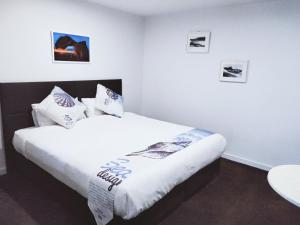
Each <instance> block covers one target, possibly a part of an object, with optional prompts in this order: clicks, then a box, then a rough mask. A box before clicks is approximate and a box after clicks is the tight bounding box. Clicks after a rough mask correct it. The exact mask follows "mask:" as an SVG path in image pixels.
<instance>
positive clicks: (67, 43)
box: [51, 32, 90, 63]
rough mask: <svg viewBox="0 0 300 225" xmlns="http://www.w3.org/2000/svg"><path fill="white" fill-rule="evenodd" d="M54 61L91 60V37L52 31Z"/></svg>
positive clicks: (86, 61) (87, 61) (84, 61)
mask: <svg viewBox="0 0 300 225" xmlns="http://www.w3.org/2000/svg"><path fill="white" fill-rule="evenodd" d="M51 37H52V55H53V62H83V63H89V62H90V38H89V37H87V36H80V35H74V34H66V33H58V32H51Z"/></svg>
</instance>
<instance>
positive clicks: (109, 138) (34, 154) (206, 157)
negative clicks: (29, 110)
mask: <svg viewBox="0 0 300 225" xmlns="http://www.w3.org/2000/svg"><path fill="white" fill-rule="evenodd" d="M190 129H192V128H191V127H187V126H181V125H177V124H173V123H167V122H163V121H159V120H155V119H151V118H147V117H143V116H140V115H137V114H134V113H129V112H126V113H125V114H124V116H123V117H122V118H117V117H113V116H109V115H103V116H97V117H93V118H88V119H83V120H80V121H78V122H77V123H76V124H75V126H74V127H73V128H72V129H65V128H63V127H61V126H58V125H53V126H45V127H31V128H25V129H21V130H17V131H16V132H15V135H14V138H13V145H14V147H15V149H16V150H17V151H18V152H19V153H21V154H22V155H23V156H24V157H26V158H27V159H29V160H31V161H32V162H34V163H35V164H37V165H38V166H39V167H41V168H42V169H44V170H46V171H47V172H48V173H50V174H51V175H52V176H54V177H55V178H56V179H58V180H60V181H61V182H63V183H64V184H66V185H67V186H69V187H70V188H72V189H74V190H75V191H77V192H78V193H79V194H81V195H82V196H84V197H85V198H87V195H88V186H89V179H90V177H92V176H96V174H97V172H99V170H100V167H101V166H103V165H104V164H105V163H107V162H109V161H110V160H114V159H116V158H117V157H121V156H123V155H125V154H128V153H131V152H134V151H139V150H143V149H145V148H146V147H147V146H150V145H152V144H154V143H157V142H161V141H165V140H170V139H172V138H174V137H175V136H176V135H178V134H180V133H183V132H186V131H189V130H190ZM225 144H226V141H225V139H224V137H223V136H222V135H220V134H213V135H210V136H209V137H207V138H205V139H203V140H201V141H199V142H197V143H195V144H193V145H191V146H189V147H187V148H185V149H184V150H182V151H180V152H177V153H175V154H173V155H172V156H169V157H167V158H165V159H164V160H161V162H162V163H161V165H159V166H158V167H156V168H151V170H150V171H149V170H148V171H147V169H146V170H145V171H143V172H145V173H144V174H143V175H141V176H138V177H137V178H136V179H130V182H127V183H124V184H122V185H120V186H119V187H118V191H117V193H116V196H115V201H114V213H115V214H116V215H118V216H121V217H122V218H124V219H131V218H133V217H135V216H137V215H138V214H139V213H140V212H142V211H143V210H145V209H147V208H150V207H151V206H152V205H153V204H155V202H157V201H159V200H160V199H161V198H162V197H163V196H164V195H166V194H167V193H168V192H169V191H170V190H172V189H173V188H174V187H175V186H176V185H178V184H180V183H182V182H184V181H185V180H187V179H188V178H189V177H190V176H192V175H193V174H194V173H196V172H197V171H199V170H200V169H201V168H203V167H205V166H206V165H208V164H210V163H211V162H213V161H214V160H216V159H217V158H219V157H220V156H221V154H222V153H223V151H224V148H225Z"/></svg>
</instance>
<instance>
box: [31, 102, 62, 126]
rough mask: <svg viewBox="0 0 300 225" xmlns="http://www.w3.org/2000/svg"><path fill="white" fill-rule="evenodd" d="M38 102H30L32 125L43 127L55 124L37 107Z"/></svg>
mask: <svg viewBox="0 0 300 225" xmlns="http://www.w3.org/2000/svg"><path fill="white" fill-rule="evenodd" d="M38 105H39V104H31V107H32V119H33V122H34V125H35V126H36V127H43V126H51V125H55V124H56V123H55V122H54V121H53V120H51V119H49V118H47V117H46V116H44V115H43V114H42V113H41V112H40V111H39V109H38Z"/></svg>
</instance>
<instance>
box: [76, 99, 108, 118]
mask: <svg viewBox="0 0 300 225" xmlns="http://www.w3.org/2000/svg"><path fill="white" fill-rule="evenodd" d="M81 101H82V103H83V104H84V105H85V106H86V111H85V113H86V116H87V117H88V118H90V117H94V116H100V115H103V114H104V112H103V111H102V110H99V109H96V107H95V104H96V99H95V98H82V99H81Z"/></svg>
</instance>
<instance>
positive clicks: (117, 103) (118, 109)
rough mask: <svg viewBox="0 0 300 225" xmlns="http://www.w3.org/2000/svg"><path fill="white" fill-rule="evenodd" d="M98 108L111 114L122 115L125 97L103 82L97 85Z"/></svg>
mask: <svg viewBox="0 0 300 225" xmlns="http://www.w3.org/2000/svg"><path fill="white" fill-rule="evenodd" d="M96 108H97V109H99V110H102V111H103V112H106V113H108V114H110V115H114V116H117V117H122V116H123V113H124V109H123V98H122V96H121V95H118V94H117V93H115V92H113V91H112V90H110V89H109V88H106V87H104V86H103V85H101V84H98V85H97V94H96Z"/></svg>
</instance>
